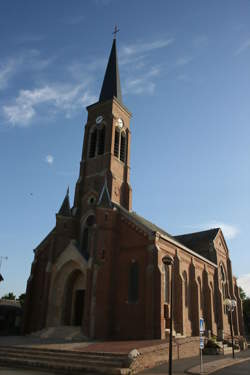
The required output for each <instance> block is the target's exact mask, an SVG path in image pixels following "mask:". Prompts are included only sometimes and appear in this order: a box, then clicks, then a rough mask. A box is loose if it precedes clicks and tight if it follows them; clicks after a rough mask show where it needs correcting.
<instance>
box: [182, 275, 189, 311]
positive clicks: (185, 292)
mask: <svg viewBox="0 0 250 375" xmlns="http://www.w3.org/2000/svg"><path fill="white" fill-rule="evenodd" d="M182 276H183V281H184V296H185V306H186V307H188V297H189V294H188V279H187V272H186V271H184V272H183V274H182Z"/></svg>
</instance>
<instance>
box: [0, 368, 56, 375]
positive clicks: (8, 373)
mask: <svg viewBox="0 0 250 375" xmlns="http://www.w3.org/2000/svg"><path fill="white" fill-rule="evenodd" d="M0 375H54V373H53V372H44V371H33V370H21V369H11V368H9V367H0Z"/></svg>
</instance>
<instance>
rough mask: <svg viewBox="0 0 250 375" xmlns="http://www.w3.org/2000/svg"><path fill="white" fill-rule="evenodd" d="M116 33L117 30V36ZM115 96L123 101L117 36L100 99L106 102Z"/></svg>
mask: <svg viewBox="0 0 250 375" xmlns="http://www.w3.org/2000/svg"><path fill="white" fill-rule="evenodd" d="M116 33H117V30H116V31H115V34H114V35H115V36H116ZM113 97H115V98H116V99H117V100H118V101H119V102H120V103H122V92H121V85H120V75H119V68H118V59H117V52H116V38H115V37H114V40H113V44H112V48H111V52H110V55H109V61H108V65H107V68H106V72H105V76H104V80H103V84H102V89H101V93H100V98H99V101H100V102H105V101H106V100H109V99H112V98H113Z"/></svg>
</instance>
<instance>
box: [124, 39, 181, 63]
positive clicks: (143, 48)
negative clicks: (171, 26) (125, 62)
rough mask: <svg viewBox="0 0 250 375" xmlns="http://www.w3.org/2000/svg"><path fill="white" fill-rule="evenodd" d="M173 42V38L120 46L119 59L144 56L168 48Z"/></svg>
mask: <svg viewBox="0 0 250 375" xmlns="http://www.w3.org/2000/svg"><path fill="white" fill-rule="evenodd" d="M173 42H174V39H173V38H167V39H160V40H155V41H153V42H147V43H141V42H137V43H135V44H128V45H125V46H122V48H121V54H120V56H121V59H123V58H124V57H130V56H134V55H140V54H144V53H146V52H151V51H153V50H155V49H159V48H164V47H168V46H169V45H170V44H172V43H173Z"/></svg>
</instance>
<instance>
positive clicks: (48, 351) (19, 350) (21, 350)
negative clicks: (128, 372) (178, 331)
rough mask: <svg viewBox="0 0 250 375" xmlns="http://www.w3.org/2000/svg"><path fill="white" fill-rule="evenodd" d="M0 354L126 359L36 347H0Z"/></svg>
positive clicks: (99, 353) (116, 355) (125, 356)
mask: <svg viewBox="0 0 250 375" xmlns="http://www.w3.org/2000/svg"><path fill="white" fill-rule="evenodd" d="M0 350H1V353H21V354H22V353H23V354H30V355H39V354H46V355H48V356H51V357H53V356H58V357H63V358H65V357H67V358H71V359H74V358H78V357H81V358H90V359H97V358H106V359H110V360H111V359H114V360H120V361H124V360H125V359H126V358H127V355H126V354H122V353H108V352H98V353H97V352H87V351H86V352H85V351H77V350H74V351H72V350H60V349H49V348H39V347H38V348H37V347H27V346H23V347H20V346H1V347H0Z"/></svg>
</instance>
